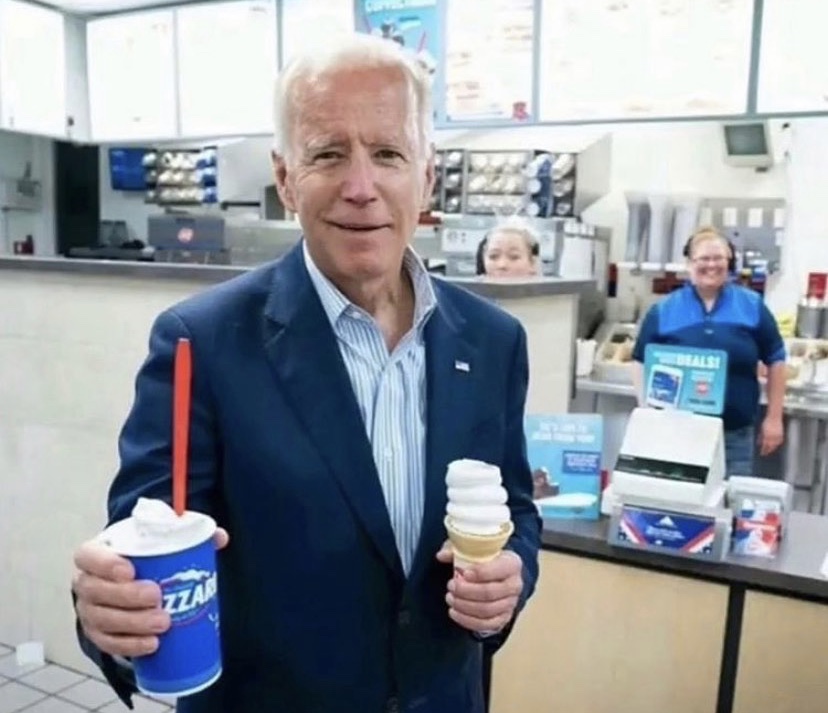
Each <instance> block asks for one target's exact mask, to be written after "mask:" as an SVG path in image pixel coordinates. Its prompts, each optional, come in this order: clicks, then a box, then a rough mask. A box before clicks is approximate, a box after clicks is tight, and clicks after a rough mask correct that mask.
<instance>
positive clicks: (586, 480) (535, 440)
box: [524, 413, 604, 520]
mask: <svg viewBox="0 0 828 713" xmlns="http://www.w3.org/2000/svg"><path fill="white" fill-rule="evenodd" d="M524 424H525V432H526V445H527V451H528V456H529V465H530V467H531V469H532V479H533V481H534V483H533V484H534V489H533V493H532V499H533V500H534V501H535V504H536V505H537V507H538V510H539V511H540V514H541V516H542V517H544V518H568V519H585V520H597V519H598V516H599V514H600V499H601V497H600V496H601V453H602V451H603V443H604V439H603V419H602V417H601V416H600V415H598V414H578V413H569V414H549V415H544V414H537V415H527V416H526V419H525V421H524Z"/></svg>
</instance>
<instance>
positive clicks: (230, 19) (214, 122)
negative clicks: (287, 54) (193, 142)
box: [176, 0, 279, 137]
mask: <svg viewBox="0 0 828 713" xmlns="http://www.w3.org/2000/svg"><path fill="white" fill-rule="evenodd" d="M176 20H177V23H178V92H179V111H180V120H181V134H182V135H183V136H191V137H196V136H216V135H219V136H232V135H240V134H260V133H269V132H271V131H272V130H273V81H274V79H275V77H276V73H277V71H278V62H279V53H278V33H279V30H278V21H277V19H276V1H275V0H248V1H246V2H218V3H209V4H206V5H193V6H185V7H180V8H178V9H177V10H176Z"/></svg>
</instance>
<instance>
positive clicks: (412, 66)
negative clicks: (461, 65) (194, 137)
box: [273, 33, 434, 157]
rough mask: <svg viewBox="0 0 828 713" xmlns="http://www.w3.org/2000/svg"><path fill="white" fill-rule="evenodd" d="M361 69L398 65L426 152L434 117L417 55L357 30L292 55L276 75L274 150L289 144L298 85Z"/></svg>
mask: <svg viewBox="0 0 828 713" xmlns="http://www.w3.org/2000/svg"><path fill="white" fill-rule="evenodd" d="M362 69H397V70H399V71H400V72H401V73H402V75H403V77H404V79H405V81H406V83H407V84H408V89H409V96H410V97H411V99H412V100H413V106H414V108H415V110H416V112H415V117H416V128H417V133H418V138H419V141H420V154H421V155H422V156H424V157H425V156H427V155H428V153H429V150H430V147H431V144H432V141H433V134H434V118H433V109H432V98H431V80H430V78H429V75H428V72H427V70H426V68H424V67H423V64H422V63H421V62H419V61H418V60H417V58H416V57H415V56H414V55H413V54H412V53H410V52H409V51H406V50H405V49H404V48H402V47H400V46H399V45H398V44H397V43H396V42H392V41H390V40H387V39H382V38H380V37H374V36H372V35H365V34H356V33H354V34H353V35H348V36H347V37H343V38H342V39H341V40H339V42H336V43H333V44H332V45H331V46H329V47H327V48H325V49H323V50H321V51H320V50H318V49H314V50H312V51H310V50H309V51H307V52H305V53H302V54H299V55H297V56H296V57H294V58H293V59H292V60H291V61H290V62H289V63H288V65H287V66H286V67H285V68H284V69H283V70H282V71H281V72H280V73H279V76H278V77H277V78H276V86H275V92H274V122H275V131H274V141H273V150H274V151H275V153H277V154H279V155H280V156H285V155H286V154H287V153H288V151H289V148H290V134H291V130H292V128H293V122H294V121H295V119H296V109H297V106H296V93H297V87H298V86H299V85H300V84H301V83H303V82H313V81H314V80H317V79H319V78H320V77H322V76H324V75H330V74H336V73H340V72H347V71H354V70H362Z"/></svg>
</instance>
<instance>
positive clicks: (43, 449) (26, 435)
mask: <svg viewBox="0 0 828 713" xmlns="http://www.w3.org/2000/svg"><path fill="white" fill-rule="evenodd" d="M246 269H248V268H242V267H226V266H210V265H183V264H161V263H130V262H114V261H113V262H106V261H98V260H74V259H72V260H69V259H63V258H52V259H49V258H39V257H4V258H0V304H2V305H3V312H2V316H0V404H3V406H4V408H0V504H2V505H0V509H2V517H0V542H2V543H3V546H2V547H0V572H2V573H3V574H2V576H3V584H4V587H3V594H2V606H0V641H4V642H6V643H9V644H16V643H18V642H21V641H27V640H30V639H36V640H40V641H43V642H44V643H45V645H46V652H47V655H48V656H49V658H50V659H52V660H54V661H56V662H57V663H59V664H62V665H64V666H67V667H70V668H76V669H79V670H82V671H86V670H90V671H91V669H89V668H88V667H89V664H88V662H87V661H86V660H85V659H84V657H83V656H82V655H81V654H80V651H79V650H78V647H77V645H76V643H75V639H74V633H73V622H72V617H71V616H69V615H67V611H68V610H67V606H68V604H67V602H68V599H67V591H68V586H69V582H70V581H71V577H72V550H73V549H74V547H75V546H77V544H78V543H80V542H82V541H83V540H85V539H87V538H88V537H91V536H93V535H95V534H96V533H97V532H98V530H99V528H100V527H102V526H103V524H104V508H103V505H104V499H105V495H106V491H107V489H108V487H109V484H110V481H111V479H112V476H113V474H114V472H115V470H116V468H117V465H118V459H117V451H116V443H117V438H118V433H119V430H120V428H121V425H122V423H123V421H124V418H125V416H126V413H127V410H128V409H129V407H130V405H131V403H132V399H133V388H134V386H133V385H134V379H135V373H136V371H137V370H138V367H139V366H140V364H141V362H142V361H143V359H144V357H145V355H146V352H147V337H148V335H149V331H150V328H151V325H152V322H153V320H154V319H155V317H156V315H157V314H158V313H159V312H161V311H162V310H164V309H165V308H167V307H169V306H170V305H171V304H173V303H175V302H178V301H179V300H182V299H184V298H186V297H188V296H190V295H192V294H193V293H195V292H197V291H199V290H203V289H205V288H207V287H209V285H211V284H215V283H217V282H221V281H222V280H227V279H230V278H233V277H235V276H237V275H239V274H240V273H242V272H244V271H245V270H246ZM460 282H461V284H462V285H463V286H464V287H467V288H468V289H470V290H473V291H475V292H478V293H479V294H482V295H484V296H486V297H488V298H489V299H492V300H494V301H495V302H496V303H497V304H499V305H500V306H501V307H503V309H505V310H506V311H508V312H511V313H512V314H514V315H515V316H516V317H517V318H518V319H519V320H520V321H521V322H522V323H523V325H524V326H525V328H526V331H527V335H528V349H529V363H530V369H531V370H532V378H531V382H530V392H529V398H528V404H529V409H530V410H535V411H538V412H552V413H555V412H562V411H566V410H567V407H568V404H569V401H570V397H571V392H572V383H573V379H572V374H573V371H574V369H573V361H574V354H573V348H574V346H573V345H574V333H575V325H576V321H577V305H578V300H579V297H578V292H579V290H581V289H583V288H585V287H586V286H588V285H589V283H588V282H585V281H567V280H554V279H538V280H523V281H517V282H514V281H508V282H497V283H495V282H491V281H489V282H487V281H485V280H470V281H469V280H464V281H460ZM44 532H60V533H61V536H60V537H43V533H44ZM0 707H2V706H0Z"/></svg>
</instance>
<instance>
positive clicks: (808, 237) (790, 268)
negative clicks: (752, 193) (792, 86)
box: [768, 119, 828, 312]
mask: <svg viewBox="0 0 828 713" xmlns="http://www.w3.org/2000/svg"><path fill="white" fill-rule="evenodd" d="M826 170H828V119H798V120H796V121H794V122H791V143H790V158H789V160H788V176H787V192H788V201H789V204H788V211H787V225H786V230H785V238H784V244H783V248H782V270H781V271H780V275H779V276H778V278H777V279H776V280H775V282H774V284H773V285H772V288H771V289H770V291H769V294H768V305H769V306H770V308H771V309H773V310H776V311H786V312H791V311H793V309H794V306H795V304H796V302H797V300H798V299H799V298H801V297H802V296H803V295H804V293H805V289H806V287H807V275H808V273H809V272H828V249H826V246H828V237H827V234H828V182H826Z"/></svg>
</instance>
